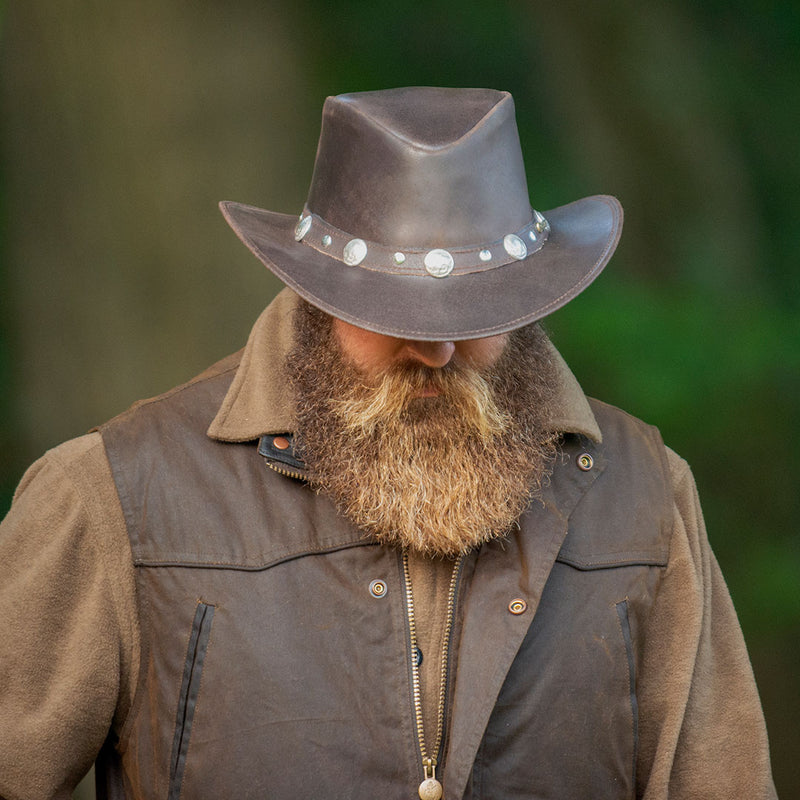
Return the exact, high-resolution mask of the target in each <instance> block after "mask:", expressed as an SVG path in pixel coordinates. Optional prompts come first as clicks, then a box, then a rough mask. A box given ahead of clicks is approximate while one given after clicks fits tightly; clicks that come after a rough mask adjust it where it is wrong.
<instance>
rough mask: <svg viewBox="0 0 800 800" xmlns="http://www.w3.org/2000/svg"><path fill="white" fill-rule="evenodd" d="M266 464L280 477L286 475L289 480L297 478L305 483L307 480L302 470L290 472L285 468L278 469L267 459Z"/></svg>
mask: <svg viewBox="0 0 800 800" xmlns="http://www.w3.org/2000/svg"><path fill="white" fill-rule="evenodd" d="M264 463H265V464H266V465H267V466H268V467H269V468H270V469H271V470H273V471H274V472H277V473H278V475H284V476H285V477H287V478H295V479H296V480H300V481H304V480H306V478H307V475H306V473H305V472H301V471H300V470H294V471H292V470H290V469H285V468H284V467H276V466H275V464H274V463H273V462H272V461H268V460H267V459H266V458H265V459H264Z"/></svg>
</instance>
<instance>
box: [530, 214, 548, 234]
mask: <svg viewBox="0 0 800 800" xmlns="http://www.w3.org/2000/svg"><path fill="white" fill-rule="evenodd" d="M533 213H534V214H535V215H536V224H535V225H534V226H533V227H534V228H536V230H537V231H538V232H539V233H544V232H545V231H549V230H550V223H549V222H548V221H547V220H546V219H545V218H544V217H543V216H542V215H541V214H540V213H539V212H538V211H536V209H534V211H533Z"/></svg>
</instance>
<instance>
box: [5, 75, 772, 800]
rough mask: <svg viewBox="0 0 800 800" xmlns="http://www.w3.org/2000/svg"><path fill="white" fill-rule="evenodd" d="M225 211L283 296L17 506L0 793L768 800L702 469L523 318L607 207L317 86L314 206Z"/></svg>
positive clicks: (63, 450) (425, 124) (476, 116)
mask: <svg viewBox="0 0 800 800" xmlns="http://www.w3.org/2000/svg"><path fill="white" fill-rule="evenodd" d="M222 208H223V212H224V214H225V216H226V218H227V220H228V221H229V223H230V224H231V226H232V227H233V229H234V230H235V231H236V233H237V234H238V235H239V236H240V238H241V239H242V240H243V241H244V242H245V243H246V244H247V246H248V247H249V248H250V249H251V250H252V251H253V253H254V254H255V255H256V256H257V257H258V258H259V259H260V260H261V261H263V262H264V263H265V264H266V265H267V266H268V267H269V268H270V269H272V270H273V272H275V274H276V275H278V276H279V277H280V278H281V279H282V280H283V281H284V282H285V283H286V284H287V286H288V287H290V288H288V289H286V290H285V291H284V292H282V293H281V294H280V295H279V296H278V298H277V299H276V300H275V301H274V302H273V303H272V304H271V305H270V307H269V308H268V309H267V310H266V311H265V312H264V314H263V315H262V317H261V318H260V319H259V321H258V322H257V323H256V325H255V327H254V329H253V332H252V334H251V337H250V339H249V341H248V344H247V346H246V347H245V349H244V350H243V351H242V352H241V353H238V354H236V355H234V356H231V357H230V358H228V359H225V360H224V361H222V362H220V363H219V364H217V365H215V366H214V367H211V368H210V369H209V370H207V371H206V372H205V373H203V374H202V375H201V376H199V377H198V378H196V379H195V380H193V381H191V382H190V383H188V384H186V385H185V386H182V387H178V388H177V389H175V390H173V391H172V392H169V393H167V394H166V395H164V396H162V397H159V398H155V399H153V400H149V401H144V402H143V403H140V404H137V405H136V406H134V407H133V408H132V409H131V410H130V411H128V412H126V413H125V414H123V415H121V416H120V417H118V418H116V419H114V420H112V421H111V422H109V423H107V424H106V425H103V426H101V428H100V429H99V431H97V432H94V433H91V434H89V435H88V436H85V437H82V438H81V439H77V440H75V441H73V442H68V443H66V444H64V445H62V446H61V447H59V448H56V449H55V450H54V451H52V452H51V453H49V454H47V455H46V456H45V457H44V459H42V460H41V461H40V462H37V464H36V465H34V467H32V468H31V470H30V471H29V473H28V474H27V475H26V476H25V478H23V481H22V484H21V486H20V488H19V490H18V492H17V495H16V498H15V502H14V505H13V507H12V509H11V511H10V513H9V516H8V518H7V519H6V521H5V523H4V527H3V532H2V537H0V559H2V562H1V563H3V564H4V565H5V571H4V579H3V581H2V587H1V588H0V592H2V595H3V598H4V599H5V604H4V605H5V608H6V613H5V614H3V615H2V619H3V623H2V624H3V626H4V631H3V642H4V645H3V646H4V655H3V667H2V681H1V682H0V697H2V701H1V702H0V715H1V716H0V737H2V738H1V739H0V742H1V743H0V793H2V795H3V797H6V798H40V797H41V798H44V797H65V796H67V793H68V792H69V790H70V788H71V787H72V786H73V785H74V784H75V783H76V782H77V780H78V779H79V778H80V776H81V775H82V774H83V773H84V772H85V771H86V770H87V769H88V768H89V766H90V765H91V763H92V761H94V760H95V759H97V775H98V784H99V787H100V793H101V795H102V796H108V797H115V798H121V797H125V798H154V797H168V798H178V797H185V798H203V797H215V798H219V797H226V798H227V797H231V798H233V797H236V798H240V797H294V796H303V797H312V798H339V797H342V798H344V797H364V798H368V797H387V798H394V797H397V798H402V797H414V796H419V797H420V798H423V800H425V799H426V798H433V799H434V800H436V799H437V798H439V797H441V796H442V795H444V797H446V798H512V797H513V798H516V797H519V798H523V797H524V798H535V797H537V798H538V797H558V798H595V799H596V798H631V797H642V798H646V799H647V800H657V799H659V798H667V797H669V798H670V800H674V799H675V798H697V797H703V798H733V797H737V798H738V797H747V798H764V797H774V788H773V786H772V780H771V777H770V770H769V758H768V750H767V740H766V733H765V730H764V724H763V718H762V714H761V709H760V705H759V701H758V697H757V694H756V690H755V686H754V682H753V677H752V673H751V670H750V666H749V662H748V658H747V654H746V651H745V648H744V643H743V642H742V638H741V633H740V630H739V626H738V623H737V621H736V617H735V614H734V611H733V609H732V606H731V603H730V599H729V597H728V594H727V591H726V588H725V585H724V582H723V580H722V578H721V576H720V573H719V570H718V567H717V565H716V562H715V561H714V558H713V555H712V554H711V551H710V549H709V545H708V542H707V539H706V535H705V532H704V529H703V523H702V517H701V513H700V509H699V506H698V502H697V497H696V493H695V489H694V484H693V481H692V477H691V474H690V472H689V470H688V467H687V466H686V464H685V462H683V461H682V460H681V459H680V458H679V457H678V456H676V455H675V454H674V453H673V452H672V451H670V450H668V449H667V448H665V447H664V445H663V444H662V442H661V439H660V437H659V435H658V433H657V431H656V430H655V429H653V428H651V427H648V426H646V425H644V424H643V423H641V422H639V421H638V420H635V419H633V418H631V417H629V416H628V415H626V414H624V413H622V412H620V411H618V410H617V409H614V408H611V407H609V406H606V405H604V404H602V403H598V402H596V401H593V400H587V398H586V397H585V396H584V395H583V393H582V392H581V390H580V388H579V386H578V384H577V382H576V381H575V379H574V378H573V376H572V375H571V373H570V372H569V370H568V369H567V367H566V365H565V364H564V363H563V361H562V360H561V358H560V356H559V355H558V353H557V352H556V351H555V349H554V348H553V347H552V345H551V344H550V343H549V341H548V339H547V337H546V336H545V334H544V333H543V332H542V330H541V328H540V327H539V326H538V324H537V320H539V319H541V318H542V317H544V316H546V315H547V314H549V313H551V312H552V311H554V310H556V309H557V308H559V307H560V306H562V305H564V304H565V303H566V302H568V301H569V300H570V299H572V298H573V297H575V296H576V295H577V294H578V293H579V292H580V291H582V290H583V289H584V288H585V287H586V286H587V285H588V283H590V282H591V281H592V280H593V279H594V278H595V277H596V276H597V274H598V273H599V272H600V271H601V270H602V268H603V267H604V266H605V264H606V263H607V261H608V259H609V258H610V256H611V254H612V252H613V250H614V248H615V246H616V244H617V241H618V239H619V235H620V230H621V224H622V212H621V209H620V207H619V204H618V203H617V201H616V200H614V199H613V198H610V197H605V196H598V197H589V198H585V199H583V200H579V201H577V202H574V203H571V204H569V205H566V206H562V207H560V208H556V209H553V210H552V211H549V212H546V213H540V212H539V211H535V210H531V207H530V201H529V198H528V189H527V185H526V181H525V175H524V170H523V164H522V156H521V152H520V147H519V140H518V136H517V130H516V124H515V121H514V112H513V103H512V100H511V97H510V96H509V95H508V94H505V93H500V92H495V91H490V90H473V89H464V90H457V89H433V88H424V89H419V88H418V89H398V90H391V91H386V92H369V93H362V94H352V95H344V96H341V97H335V98H329V99H328V101H327V102H326V104H325V110H324V115H323V127H322V133H321V137H320V143H319V149H318V153H317V160H316V165H315V170H314V176H313V178H312V185H311V189H310V192H309V197H308V202H307V206H306V208H305V210H304V211H303V213H302V214H301V215H300V218H299V220H298V219H297V218H296V217H295V218H291V217H287V216H285V215H282V214H276V213H272V212H268V211H263V210H260V209H256V208H252V207H247V206H242V205H239V204H236V203H224V204H223V206H222Z"/></svg>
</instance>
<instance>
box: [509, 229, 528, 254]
mask: <svg viewBox="0 0 800 800" xmlns="http://www.w3.org/2000/svg"><path fill="white" fill-rule="evenodd" d="M503 248H504V249H505V251H506V253H508V254H509V255H510V256H511V257H512V258H516V259H517V261H521V260H522V259H523V258H525V256H526V255H528V248H527V247H526V246H525V242H523V241H522V239H520V238H519V236H517V234H516V233H507V234H506V235H505V236H504V237H503Z"/></svg>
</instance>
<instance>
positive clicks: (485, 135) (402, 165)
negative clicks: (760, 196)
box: [220, 87, 622, 340]
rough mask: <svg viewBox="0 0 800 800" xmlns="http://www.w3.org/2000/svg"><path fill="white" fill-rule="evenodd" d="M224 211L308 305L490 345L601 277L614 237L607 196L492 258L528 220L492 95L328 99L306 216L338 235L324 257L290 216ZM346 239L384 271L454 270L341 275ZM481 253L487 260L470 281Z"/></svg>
mask: <svg viewBox="0 0 800 800" xmlns="http://www.w3.org/2000/svg"><path fill="white" fill-rule="evenodd" d="M220 207H221V209H222V212H223V214H224V216H225V218H226V220H227V221H228V223H229V224H230V225H231V227H232V228H233V230H234V231H235V232H236V234H237V235H238V236H239V238H240V239H241V240H242V241H243V242H244V243H245V244H246V245H247V246H248V247H249V248H250V250H251V251H252V252H253V254H254V255H255V256H256V257H257V258H258V259H259V260H260V261H262V263H264V264H265V265H266V266H267V267H269V269H271V270H272V271H273V272H274V273H275V274H276V275H277V276H278V277H279V278H280V279H281V280H282V281H283V282H284V283H286V284H287V285H288V286H291V287H292V288H293V289H294V290H295V291H296V292H297V293H298V294H300V295H301V296H302V297H304V298H305V299H306V300H308V301H309V302H310V303H312V304H314V305H316V306H318V307H319V308H321V309H323V310H324V311H326V312H328V313H329V314H332V315H334V316H337V317H339V318H341V319H344V320H345V321H347V322H350V323H352V324H354V325H358V326H359V327H362V328H367V329H368V330H373V331H377V332H380V333H386V334H389V335H392V336H398V337H403V338H416V339H428V340H450V339H469V338H477V337H480V336H489V335H492V334H495V333H502V332H505V331H509V330H513V329H514V328H518V327H521V326H522V325H525V324H527V323H529V322H533V321H535V320H537V319H540V318H542V317H544V316H546V315H547V314H550V313H552V312H553V311H555V310H556V309H558V308H560V307H561V306H563V305H564V304H565V303H567V302H569V301H570V300H571V299H572V298H574V297H575V296H576V295H577V294H579V293H580V292H581V291H583V289H585V288H586V287H587V286H588V285H589V284H590V283H591V282H592V281H593V280H594V279H595V278H596V277H597V276H598V275H599V274H600V272H601V271H602V269H603V268H604V267H605V265H606V264H607V263H608V260H609V259H610V258H611V255H612V254H613V252H614V249H615V248H616V246H617V243H618V241H619V237H620V234H621V230H622V208H621V206H620V204H619V202H618V201H617V200H616V199H615V198H613V197H610V196H606V195H597V196H593V197H587V198H583V199H582V200H578V201H576V202H573V203H569V204H568V205H565V206H561V207H559V208H556V209H553V210H551V211H547V212H544V216H545V218H546V220H547V222H548V223H549V226H550V232H549V238H548V240H547V241H546V242H545V243H544V245H543V246H542V247H541V248H540V249H535V246H534V244H533V241H532V240H530V239H529V240H528V242H527V243H528V244H529V245H531V247H530V252H529V253H527V255H526V256H525V257H523V258H522V259H520V260H516V259H512V260H511V261H510V262H509V260H508V258H507V257H506V258H499V257H498V256H499V254H501V253H503V250H502V241H503V239H504V237H505V236H506V235H507V234H511V233H517V232H518V231H520V229H522V228H524V226H526V225H528V224H529V223H530V222H531V221H532V220H533V219H535V216H534V212H533V211H532V209H531V202H530V198H529V195H528V185H527V180H526V176H525V167H524V164H523V158H522V151H521V148H520V142H519V135H518V132H517V126H516V120H515V115H514V103H513V99H512V98H511V95H509V94H508V93H507V92H497V91H494V90H490V89H443V88H435V87H416V88H405V89H392V90H386V91H380V92H363V93H354V94H347V95H340V96H337V97H329V98H328V99H327V100H326V102H325V106H324V109H323V121H322V130H321V133H320V140H319V146H318V150H317V158H316V162H315V166H314V173H313V176H312V180H311V186H310V189H309V193H308V200H307V203H306V209H305V211H304V213H308V212H311V213H313V214H315V215H318V217H320V218H321V219H322V220H324V222H325V223H327V224H328V225H329V226H333V227H334V228H336V229H337V230H338V231H341V232H343V234H342V235H339V234H337V236H335V237H332V239H333V241H332V242H330V243H329V244H328V245H327V246H326V245H322V244H320V242H321V241H322V236H323V235H324V233H322V232H320V234H319V235H309V242H311V241H312V240H313V241H314V245H313V246H312V245H311V244H309V243H306V242H305V241H303V237H302V236H301V237H300V241H297V240H296V238H295V227H296V225H297V222H298V218H297V216H294V215H286V214H279V213H275V212H271V211H266V210H264V209H259V208H256V207H253V206H246V205H242V204H239V203H234V202H229V201H226V202H223V203H221V204H220ZM313 225H314V223H313V222H312V229H311V230H312V231H313V232H314V234H316V233H317V232H316V230H315V229H314V227H313ZM347 236H352V237H353V238H359V239H362V240H366V241H369V242H374V243H377V244H379V245H380V246H381V251H382V256H381V257H386V258H387V260H388V255H389V254H393V253H394V252H395V251H398V252H402V251H404V250H414V251H421V252H424V251H425V250H426V249H445V250H448V252H450V253H451V255H452V256H453V259H454V263H455V268H454V269H453V272H452V273H450V274H448V275H446V276H444V277H435V276H433V275H429V274H395V272H394V270H396V265H395V264H393V263H386V264H385V265H383V266H382V265H381V263H380V259H378V261H375V259H372V257H371V256H370V259H371V260H370V259H368V260H367V262H365V263H368V267H365V266H363V265H361V264H355V265H351V264H347V263H345V261H344V260H343V259H344V248H343V243H346V240H347ZM326 247H327V249H326ZM481 249H487V250H489V251H491V252H492V254H493V255H492V258H491V259H490V261H489V262H487V264H486V266H485V267H483V266H482V267H481V270H480V271H479V272H475V271H474V269H475V267H476V262H475V254H476V253H477V252H479V251H480V250H481ZM459 250H462V251H463V252H462V253H461V255H460V254H459ZM467 253H469V259H467ZM503 255H505V254H503ZM459 259H462V260H467V261H468V262H469V263H465V264H464V265H462V264H461V263H460V261H459ZM503 262H505V263H503ZM401 271H402V270H401Z"/></svg>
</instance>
